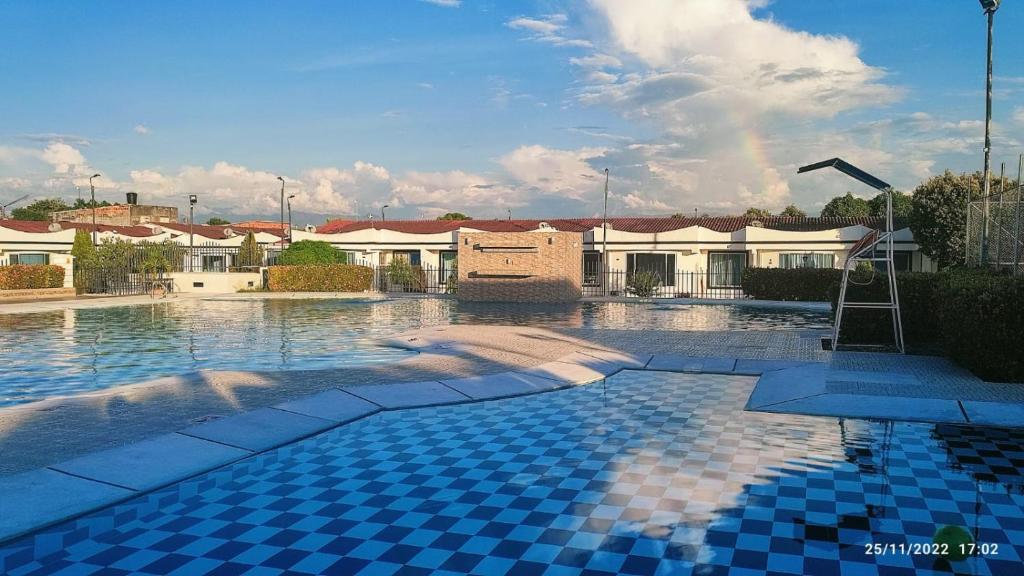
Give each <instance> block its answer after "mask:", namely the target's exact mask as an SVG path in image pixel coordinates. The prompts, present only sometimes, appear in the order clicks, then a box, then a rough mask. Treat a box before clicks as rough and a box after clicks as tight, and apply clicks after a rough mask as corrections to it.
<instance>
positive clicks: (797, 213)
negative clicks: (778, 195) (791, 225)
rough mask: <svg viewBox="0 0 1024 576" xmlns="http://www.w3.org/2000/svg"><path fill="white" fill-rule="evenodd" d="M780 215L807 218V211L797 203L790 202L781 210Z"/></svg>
mask: <svg viewBox="0 0 1024 576" xmlns="http://www.w3.org/2000/svg"><path fill="white" fill-rule="evenodd" d="M779 216H788V217H790V218H806V217H807V212H804V211H803V210H801V209H799V208H797V207H796V204H790V205H789V206H786V207H785V208H784V209H783V210H782V212H779Z"/></svg>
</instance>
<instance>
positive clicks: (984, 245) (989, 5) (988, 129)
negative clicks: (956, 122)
mask: <svg viewBox="0 0 1024 576" xmlns="http://www.w3.org/2000/svg"><path fill="white" fill-rule="evenodd" d="M980 2H981V7H982V9H983V10H985V15H986V16H988V51H987V65H988V72H987V74H986V75H985V170H984V176H982V177H983V178H984V181H983V184H982V186H984V191H983V195H984V196H983V198H982V201H983V202H984V214H983V219H984V222H983V223H982V229H981V264H982V265H983V266H984V265H986V264H988V233H989V221H988V216H989V214H988V213H989V206H988V196H989V193H990V186H991V183H990V182H989V179H990V177H991V174H992V160H991V157H992V135H991V134H992V21H993V20H994V18H995V15H996V10H998V9H999V2H1000V0H980ZM970 201H971V199H970V193H968V195H967V202H968V205H969V203H970ZM967 217H968V219H970V210H968V214H967Z"/></svg>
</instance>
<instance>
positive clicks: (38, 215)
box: [11, 198, 68, 222]
mask: <svg viewBox="0 0 1024 576" xmlns="http://www.w3.org/2000/svg"><path fill="white" fill-rule="evenodd" d="M67 209H68V205H67V204H65V203H64V201H63V200H61V199H60V198H42V199H40V200H36V201H35V202H33V203H31V204H29V205H28V206H22V207H21V208H15V209H14V210H13V211H12V212H11V217H12V218H14V219H15V220H36V221H42V222H45V221H47V220H49V219H50V213H51V212H60V211H61V210H67Z"/></svg>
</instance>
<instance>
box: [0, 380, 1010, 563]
mask: <svg viewBox="0 0 1024 576" xmlns="http://www.w3.org/2000/svg"><path fill="white" fill-rule="evenodd" d="M752 386H753V379H750V378H743V377H735V376H713V375H691V374H669V373H660V372H630V371H627V372H621V373H619V374H617V375H615V376H613V377H611V378H609V379H607V380H606V381H604V382H598V383H595V384H591V385H589V386H584V387H579V388H574V389H570V390H564V391H559V392H552V393H546V394H539V395H534V396H529V397H524V398H516V399H509V400H502V401H495V402H487V403H481V404H471V405H463V406H454V407H444V408H435V409H422V410H410V411H401V412H389V413H382V414H379V415H377V416H373V417H370V418H367V419H364V420H362V421H359V422H356V423H353V424H350V425H347V426H343V427H340V428H337V429H335V430H332V431H329V432H326V433H324V434H321V435H319V436H316V437H313V438H310V439H308V440H305V441H303V442H300V443H297V444H295V445H292V446H288V447H285V448H281V449H279V450H276V451H272V452H269V453H267V454H263V455H260V456H257V457H254V458H251V459H249V460H246V461H243V462H240V463H238V464H235V465H232V466H230V467H226V468H224V469H221V470H217V471H214V472H211V473H210V474H206V475H204V476H201V477H198V478H195V479H192V480H189V481H186V482H183V483H180V484H178V485H175V486H172V487H168V488H166V489H163V490H160V491H158V492H155V493H152V494H149V495H146V496H142V497H140V498H138V499H136V500H135V501H132V502H128V503H125V504H121V505H119V506H116V507H114V508H111V509H109V510H105V511H101V512H98V513H96V514H92V515H90V516H87V517H84V518H81V519H78V520H75V521H73V522H69V523H67V524H65V525H63V526H57V527H54V528H51V529H48V530H46V531H44V532H42V533H39V534H36V535H34V536H31V537H27V538H24V539H22V540H19V541H16V542H13V543H9V544H8V545H7V546H6V547H4V548H3V549H0V571H6V573H8V574H10V575H12V576H26V575H41V574H76V575H86V574H160V575H172V574H173V575H179V574H185V575H193V574H213V575H221V574H224V575H231V574H258V575H262V574H370V575H374V576H377V575H386V574H482V575H492V574H523V575H526V574H545V575H593V576H598V575H603V574H638V575H646V574H681V575H687V574H704V575H717V574H736V575H754V574H779V575H782V574H827V575H832V574H851V575H861V574H894V575H903V574H906V575H911V574H950V573H962V574H978V575H982V576H988V575H1001V574H1024V563H1022V557H1024V476H1022V474H1024V432H1021V431H1008V430H1000V429H986V428H973V427H965V426H935V425H926V424H912V423H900V422H895V423H892V422H866V421H860V420H836V419H834V418H819V417H800V416H792V415H780V414H765V413H753V412H750V413H748V412H744V411H743V408H742V407H743V405H744V403H745V402H746V399H747V396H748V395H749V394H750V391H751V389H752ZM946 525H953V526H960V527H963V528H965V529H966V530H967V531H968V532H970V533H971V534H972V535H973V536H974V538H975V539H976V540H977V542H979V543H984V544H986V545H987V548H986V551H987V554H985V555H977V556H973V557H970V558H968V559H966V560H963V561H956V562H949V561H947V560H945V559H941V558H938V557H936V556H934V555H910V554H906V553H901V552H899V550H898V549H899V547H901V546H906V545H908V544H914V543H928V542H931V539H932V535H933V534H934V533H935V531H936V530H937V529H938V528H940V527H942V526H946ZM870 544H880V545H891V549H895V551H889V552H887V553H885V554H868V553H866V546H867V545H870ZM993 549H994V550H993Z"/></svg>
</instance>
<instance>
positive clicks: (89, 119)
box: [0, 0, 1024, 224]
mask: <svg viewBox="0 0 1024 576" xmlns="http://www.w3.org/2000/svg"><path fill="white" fill-rule="evenodd" d="M0 20H2V21H3V22H4V23H5V34H4V38H3V40H2V41H0V42H2V46H3V48H2V49H0V72H2V73H3V76H4V77H5V78H6V79H7V81H6V82H5V90H3V91H0V204H6V203H7V202H9V201H11V200H13V199H15V198H16V197H19V196H21V195H23V194H29V195H31V197H33V198H41V197H62V198H64V199H65V200H73V199H74V198H76V197H77V194H79V193H82V194H84V195H85V196H86V197H87V195H88V176H89V175H91V174H94V173H100V174H101V175H102V176H101V177H100V178H97V179H95V182H96V185H97V189H96V194H97V198H98V199H100V200H109V201H121V200H122V199H123V198H124V193H125V192H129V191H134V192H138V193H139V195H140V202H142V203H152V204H163V205H176V206H179V207H185V206H187V201H186V198H187V195H189V194H197V195H198V196H199V204H198V205H197V220H200V219H202V220H205V219H206V218H208V217H210V216H218V217H223V218H227V219H229V220H232V221H238V220H241V219H248V218H269V219H276V218H277V217H278V214H279V210H280V182H279V181H278V180H277V177H278V176H281V177H283V178H284V179H285V181H286V189H285V191H286V194H287V195H294V198H293V199H292V207H293V210H294V219H295V222H296V224H305V223H313V224H316V223H320V222H323V221H325V220H326V219H328V218H334V217H355V216H358V217H361V218H366V217H367V216H368V215H369V214H373V215H374V216H375V217H379V215H380V212H381V208H382V206H384V205H387V206H388V207H387V213H386V214H387V217H388V218H433V217H436V216H438V215H440V214H444V213H446V212H449V211H458V212H463V213H466V214H469V215H470V216H473V217H476V218H505V217H507V216H508V214H510V213H511V214H512V216H513V217H516V218H532V217H571V216H580V217H589V216H596V215H599V214H600V213H601V211H602V204H603V185H604V170H605V169H606V168H607V169H608V170H609V173H610V184H609V204H608V211H609V214H610V215H616V216H622V215H669V214H673V213H678V212H681V213H684V214H692V213H709V214H735V213H741V212H743V211H744V210H745V209H746V208H747V207H750V206H756V207H762V208H768V209H771V210H780V209H781V208H783V207H784V206H786V205H788V204H796V205H797V206H800V207H802V208H803V209H805V210H806V211H807V212H808V213H810V214H812V215H813V214H816V213H817V212H818V211H819V210H820V209H821V207H822V206H824V204H825V203H826V202H827V201H828V200H829V199H830V198H831V197H832V196H835V195H837V194H842V193H845V192H846V191H852V192H854V193H855V194H858V195H862V196H864V197H869V196H870V195H871V191H870V190H867V189H865V188H864V187H863V186H861V185H859V184H857V183H855V182H853V181H850V180H847V179H844V178H845V177H843V176H842V175H840V174H839V173H827V172H821V173H814V174H808V175H800V176H797V174H796V168H797V167H798V166H800V165H802V164H807V163H811V162H814V161H818V160H823V159H826V158H831V157H833V156H841V157H843V158H845V159H846V160H848V161H850V162H853V163H854V164H857V165H859V166H860V167H862V168H864V169H866V170H868V171H869V172H872V173H874V174H876V175H878V176H879V177H881V178H883V179H885V180H887V181H889V182H891V183H892V184H894V185H895V186H897V187H898V188H900V189H903V190H912V189H913V188H914V187H915V186H916V185H917V184H918V183H920V182H921V181H922V180H923V179H925V178H928V177H929V176H932V175H935V174H939V173H941V172H942V171H943V170H946V169H950V170H954V171H958V172H959V171H974V170H979V169H980V168H981V165H982V141H983V134H984V122H983V120H984V80H985V33H986V32H985V17H984V15H983V14H982V11H981V8H980V6H979V4H978V2H977V1H975V0H941V1H936V0H906V1H903V2H892V1H891V0H885V1H882V0H858V1H857V2H850V1H849V0H817V1H815V2H807V1H804V0H775V1H769V0H461V1H460V0H375V1H373V2H357V1H345V2H335V1H321V2H316V1H294V2H274V1H260V0H246V1H244V2H242V1H237V2H233V1H228V0H224V1H220V2H203V1H191V0H181V1H178V2H174V3H166V2H130V1H127V0H124V1H117V0H110V1H106V2H101V3H91V2H78V3H72V2H35V1H30V0H22V1H14V0H0ZM1021 29H1024V3H1022V2H1020V1H1019V0H1006V1H1005V2H1004V4H1003V6H1002V7H1001V8H1000V10H999V12H998V13H997V14H996V18H995V39H996V42H995V100H994V122H993V164H994V166H995V170H998V169H999V165H1000V162H1006V164H1007V171H1008V172H1015V171H1016V169H1017V155H1018V154H1020V153H1022V152H1024V59H1022V58H1020V55H1021V54H1024V35H1022V34H1019V33H1018V34H1016V35H1015V36H1014V35H1013V34H1012V32H1013V31H1014V30H1018V31H1019V30H1021ZM76 186H78V187H79V190H80V191H81V192H79V191H76Z"/></svg>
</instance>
